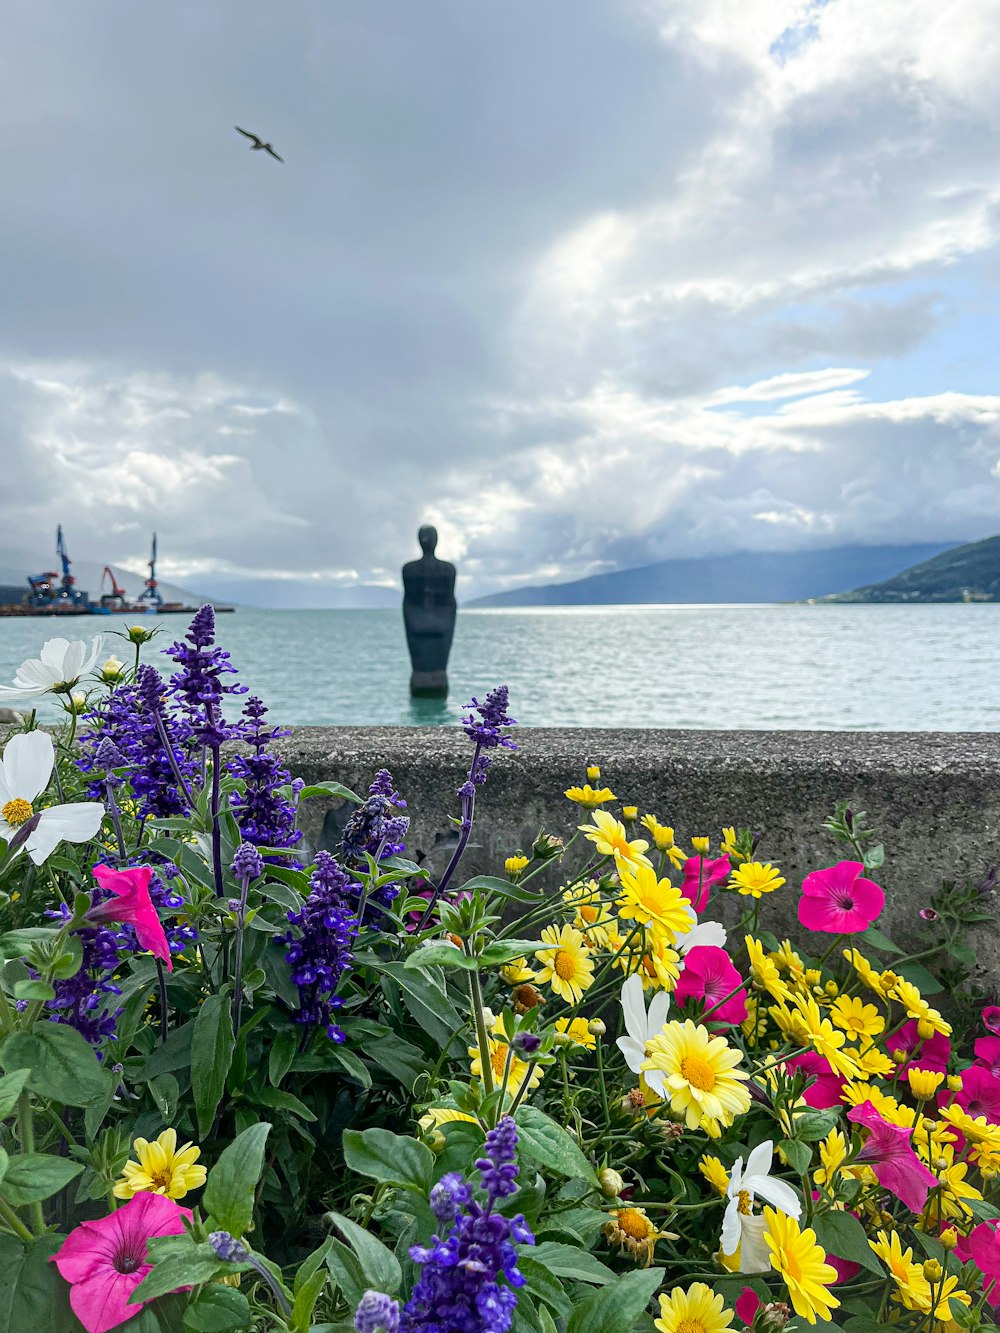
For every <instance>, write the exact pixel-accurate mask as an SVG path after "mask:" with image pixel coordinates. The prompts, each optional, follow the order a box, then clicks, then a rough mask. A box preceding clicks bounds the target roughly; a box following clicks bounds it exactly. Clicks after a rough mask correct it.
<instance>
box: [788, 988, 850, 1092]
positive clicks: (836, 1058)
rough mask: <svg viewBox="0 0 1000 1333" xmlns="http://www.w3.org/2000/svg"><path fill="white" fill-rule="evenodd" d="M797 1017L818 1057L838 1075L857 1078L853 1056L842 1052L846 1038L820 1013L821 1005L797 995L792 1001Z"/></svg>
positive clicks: (810, 997) (808, 996)
mask: <svg viewBox="0 0 1000 1333" xmlns="http://www.w3.org/2000/svg"><path fill="white" fill-rule="evenodd" d="M792 1003H793V1005H794V1006H795V1011H796V1016H797V1017H798V1019H799V1020H800V1021H801V1024H802V1029H803V1032H804V1034H805V1040H806V1042H807V1043H808V1044H809V1045H810V1046H811V1047H812V1048H813V1050H814V1051H815V1052H816V1053H817V1055H821V1056H822V1057H823V1059H824V1060H826V1062H827V1063H828V1064H829V1066H830V1068H831V1069H833V1070H834V1071H835V1072H836V1073H838V1074H842V1075H843V1076H844V1077H845V1078H855V1077H856V1076H857V1072H858V1067H857V1064H856V1062H855V1060H854V1057H853V1055H852V1054H850V1053H849V1052H848V1051H845V1050H842V1049H841V1048H842V1047H843V1045H844V1042H845V1040H846V1038H845V1037H844V1034H843V1033H842V1032H838V1031H837V1029H836V1028H835V1027H834V1026H833V1024H832V1023H831V1022H830V1020H829V1019H828V1018H824V1017H823V1016H822V1014H821V1013H820V1011H819V1005H818V1004H817V1003H816V1001H815V1000H814V999H813V997H812V996H811V995H796V996H794V997H793V1000H792Z"/></svg>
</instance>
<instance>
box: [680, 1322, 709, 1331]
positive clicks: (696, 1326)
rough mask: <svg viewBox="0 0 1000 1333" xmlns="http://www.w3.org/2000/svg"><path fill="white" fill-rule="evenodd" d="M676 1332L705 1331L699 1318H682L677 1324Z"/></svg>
mask: <svg viewBox="0 0 1000 1333" xmlns="http://www.w3.org/2000/svg"><path fill="white" fill-rule="evenodd" d="M677 1333H705V1325H704V1324H703V1323H702V1322H701V1320H700V1319H682V1320H681V1322H680V1323H679V1324H678V1325H677Z"/></svg>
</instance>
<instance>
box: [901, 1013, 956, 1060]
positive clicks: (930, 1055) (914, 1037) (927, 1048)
mask: <svg viewBox="0 0 1000 1333" xmlns="http://www.w3.org/2000/svg"><path fill="white" fill-rule="evenodd" d="M892 1050H893V1054H894V1055H895V1054H896V1053H897V1052H899V1053H901V1055H902V1057H903V1059H904V1060H906V1059H908V1060H909V1061H910V1062H911V1063H912V1064H914V1065H916V1066H917V1067H918V1068H920V1069H937V1070H940V1071H941V1072H942V1073H944V1071H945V1070H946V1069H947V1068H948V1061H949V1060H950V1059H951V1042H950V1041H949V1040H948V1038H947V1037H946V1036H944V1035H943V1034H942V1033H940V1032H935V1033H932V1034H931V1036H929V1037H926V1038H924V1037H922V1036H921V1035H920V1033H919V1031H918V1030H917V1024H916V1022H915V1021H914V1020H913V1019H911V1020H910V1021H909V1022H908V1023H904V1024H903V1026H902V1027H901V1028H900V1029H899V1031H898V1032H895V1033H894V1034H893V1037H892ZM908 1068H909V1066H904V1072H906V1070H908Z"/></svg>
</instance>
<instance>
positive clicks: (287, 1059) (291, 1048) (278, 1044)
mask: <svg viewBox="0 0 1000 1333" xmlns="http://www.w3.org/2000/svg"><path fill="white" fill-rule="evenodd" d="M300 1035H301V1034H300V1033H299V1032H298V1031H296V1030H294V1029H291V1028H286V1029H285V1030H284V1031H283V1032H279V1033H277V1034H276V1036H275V1038H274V1040H273V1041H272V1042H271V1050H270V1052H269V1053H268V1057H267V1078H268V1082H269V1083H270V1084H271V1086H272V1087H274V1088H276V1087H277V1086H278V1085H279V1083H280V1082H281V1080H282V1079H283V1078H284V1077H285V1075H286V1074H287V1073H288V1071H289V1069H291V1067H292V1061H293V1060H294V1059H295V1052H296V1050H297V1049H298V1045H299V1037H300Z"/></svg>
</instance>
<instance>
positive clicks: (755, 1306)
mask: <svg viewBox="0 0 1000 1333" xmlns="http://www.w3.org/2000/svg"><path fill="white" fill-rule="evenodd" d="M733 1309H734V1310H735V1311H736V1313H737V1314H738V1315H739V1317H740V1318H741V1319H742V1320H743V1322H744V1324H746V1326H747V1328H749V1327H750V1325H751V1324H752V1323H753V1321H754V1316H755V1315H756V1314H757V1311H758V1310H759V1309H760V1297H759V1296H758V1295H757V1293H756V1292H755V1291H754V1289H753V1287H744V1288H743V1290H742V1291H741V1292H740V1294H739V1296H738V1297H737V1298H736V1301H735V1303H734V1305H733Z"/></svg>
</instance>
